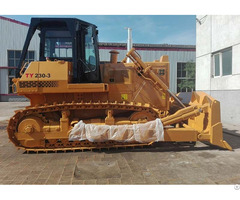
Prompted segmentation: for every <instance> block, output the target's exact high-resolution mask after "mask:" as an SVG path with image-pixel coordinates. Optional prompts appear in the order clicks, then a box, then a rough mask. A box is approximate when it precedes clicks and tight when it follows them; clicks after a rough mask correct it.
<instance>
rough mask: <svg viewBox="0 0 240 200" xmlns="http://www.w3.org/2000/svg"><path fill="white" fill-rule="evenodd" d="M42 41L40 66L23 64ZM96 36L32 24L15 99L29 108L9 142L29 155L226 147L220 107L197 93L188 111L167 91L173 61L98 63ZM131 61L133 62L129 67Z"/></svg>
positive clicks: (72, 22)
mask: <svg viewBox="0 0 240 200" xmlns="http://www.w3.org/2000/svg"><path fill="white" fill-rule="evenodd" d="M34 33H38V35H39V37H40V52H39V61H33V62H31V63H27V62H25V58H26V55H27V51H28V46H29V44H30V41H31V38H32V37H33V35H34ZM97 36H98V30H97V27H96V26H95V25H93V24H90V23H87V22H84V21H81V20H79V19H75V18H32V19H31V23H30V26H29V30H28V33H27V37H26V41H25V44H24V47H23V50H22V54H21V58H20V62H19V65H18V70H17V74H16V78H14V79H13V83H14V84H13V88H12V89H13V92H14V93H17V94H18V95H24V96H25V97H27V98H28V99H29V100H30V106H28V107H26V108H25V109H23V110H17V111H15V115H14V116H13V117H12V118H11V119H10V120H9V124H8V127H7V130H8V135H9V139H10V140H11V141H12V142H13V143H14V144H15V146H16V147H17V148H20V149H24V150H26V151H34V152H38V151H44V152H48V151H59V150H60V151H67V150H71V151H75V150H84V149H90V150H92V149H102V148H118V147H124V148H126V147H129V146H130V147H135V146H144V145H150V144H152V143H155V142H190V143H194V142H196V141H207V142H209V143H210V144H212V145H216V146H219V147H221V148H224V149H229V150H231V147H230V145H229V144H228V143H227V142H226V141H224V140H223V132H222V123H221V120H220V103H219V102H218V101H217V100H215V99H214V98H212V97H210V96H209V95H207V94H205V93H203V92H193V93H192V97H191V100H190V102H189V103H188V104H183V103H182V102H181V99H180V98H179V97H178V96H176V95H175V94H174V93H172V92H171V91H170V90H169V71H170V68H169V67H170V66H169V60H168V56H162V57H161V58H160V59H159V60H155V61H153V62H143V61H142V60H141V57H140V56H139V54H138V53H137V52H136V50H135V49H131V50H130V51H129V52H128V53H127V55H126V58H125V59H124V60H122V61H121V62H118V52H116V51H111V52H110V61H109V62H106V63H100V60H99V50H98V39H97ZM127 58H130V60H131V61H132V62H130V63H126V59H127Z"/></svg>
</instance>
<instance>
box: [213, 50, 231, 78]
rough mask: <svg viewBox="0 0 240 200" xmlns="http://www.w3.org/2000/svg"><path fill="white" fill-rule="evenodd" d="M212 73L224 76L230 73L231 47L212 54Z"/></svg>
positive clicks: (216, 75)
mask: <svg viewBox="0 0 240 200" xmlns="http://www.w3.org/2000/svg"><path fill="white" fill-rule="evenodd" d="M212 58H213V75H214V76H215V77H218V76H226V75H231V74H232V48H229V49H225V50H222V51H220V52H217V53H215V54H213V56H212Z"/></svg>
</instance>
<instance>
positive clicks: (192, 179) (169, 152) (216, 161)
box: [0, 102, 240, 184]
mask: <svg viewBox="0 0 240 200" xmlns="http://www.w3.org/2000/svg"><path fill="white" fill-rule="evenodd" d="M27 104H28V103H26V102H24V103H16V102H14V103H13V102H12V103H9V102H6V103H3V102H1V103H0V116H1V118H0V184H240V167H239V166H240V159H239V158H240V134H239V132H240V127H238V126H234V127H233V126H230V125H225V124H224V139H225V140H226V141H227V142H228V143H229V144H230V145H231V146H232V147H233V149H234V151H227V150H222V149H219V148H216V147H213V146H209V145H207V144H203V143H201V142H197V144H196V146H195V147H186V146H179V145H176V144H172V143H159V144H157V145H154V146H152V147H145V148H136V149H126V150H122V149H118V150H115V149H111V150H110V151H93V152H91V151H85V152H67V153H61V152H59V153H48V154H45V153H39V154H35V153H31V154H26V153H25V152H24V151H23V150H17V149H16V148H15V147H14V145H13V144H12V143H9V142H8V137H7V132H6V126H7V119H9V117H10V116H11V115H13V113H14V112H13V110H16V109H20V108H22V107H24V106H26V105H27Z"/></svg>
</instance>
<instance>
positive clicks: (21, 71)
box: [19, 62, 29, 76]
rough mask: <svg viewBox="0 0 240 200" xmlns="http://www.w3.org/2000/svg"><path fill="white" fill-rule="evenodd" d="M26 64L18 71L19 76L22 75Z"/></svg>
mask: <svg viewBox="0 0 240 200" xmlns="http://www.w3.org/2000/svg"><path fill="white" fill-rule="evenodd" d="M27 64H29V62H25V64H24V65H23V67H22V68H21V70H20V72H19V74H20V76H22V75H23V70H24V69H25V68H26V65H27Z"/></svg>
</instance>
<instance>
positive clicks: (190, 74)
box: [178, 62, 196, 91]
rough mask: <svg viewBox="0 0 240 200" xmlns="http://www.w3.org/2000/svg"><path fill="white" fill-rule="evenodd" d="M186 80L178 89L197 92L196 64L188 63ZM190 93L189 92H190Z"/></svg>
mask: <svg viewBox="0 0 240 200" xmlns="http://www.w3.org/2000/svg"><path fill="white" fill-rule="evenodd" d="M185 70H186V79H183V80H182V81H181V83H179V84H178V87H179V88H180V89H181V90H182V89H184V88H188V89H190V91H193V90H195V72H196V65H195V63H194V62H187V63H186V65H185ZM188 91H189V90H188Z"/></svg>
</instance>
